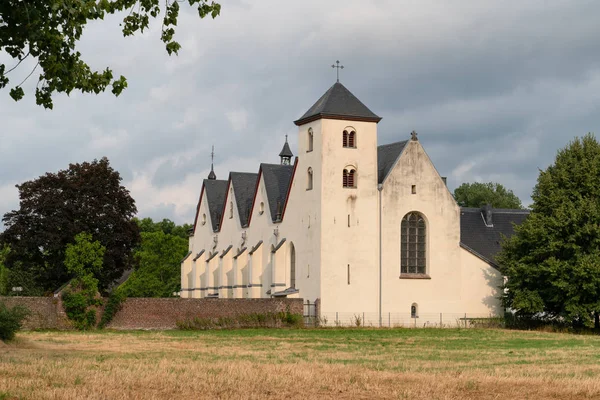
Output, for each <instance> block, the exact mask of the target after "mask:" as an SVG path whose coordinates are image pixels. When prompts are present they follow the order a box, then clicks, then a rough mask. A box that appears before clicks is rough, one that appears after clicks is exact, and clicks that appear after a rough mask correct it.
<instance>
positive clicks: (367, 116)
mask: <svg viewBox="0 0 600 400" xmlns="http://www.w3.org/2000/svg"><path fill="white" fill-rule="evenodd" d="M320 118H331V119H347V120H353V121H367V122H379V121H381V118H380V117H378V116H377V115H376V114H375V113H374V112H373V111H371V110H369V109H368V108H367V106H365V105H364V104H363V103H362V102H361V101H360V100H358V99H357V98H356V96H354V95H353V94H352V93H351V92H350V91H349V90H348V89H346V87H345V86H344V85H342V84H341V83H339V82H336V83H334V84H333V86H332V87H330V88H329V90H327V91H326V92H325V94H324V95H323V96H321V98H320V99H319V100H317V102H316V103H315V104H313V106H312V107H311V108H309V110H308V111H307V112H305V113H304V115H303V116H302V117H300V119H298V120H297V121H294V123H295V124H296V125H298V126H300V125H304V124H305V123H307V122H311V121H315V120H317V119H320Z"/></svg>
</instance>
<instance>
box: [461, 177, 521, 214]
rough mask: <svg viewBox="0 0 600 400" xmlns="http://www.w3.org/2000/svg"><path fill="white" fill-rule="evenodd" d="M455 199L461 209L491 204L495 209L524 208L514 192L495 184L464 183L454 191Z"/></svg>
mask: <svg viewBox="0 0 600 400" xmlns="http://www.w3.org/2000/svg"><path fill="white" fill-rule="evenodd" d="M454 198H455V199H456V202H457V203H458V205H459V206H461V207H481V206H482V205H485V204H491V205H492V207H494V208H512V209H522V208H523V205H522V204H521V200H520V199H519V198H518V197H517V196H516V195H515V194H514V193H513V191H512V190H510V189H507V188H505V187H504V186H503V185H501V184H500V183H494V182H488V183H481V182H474V183H463V184H462V185H460V186H459V187H457V188H456V189H454Z"/></svg>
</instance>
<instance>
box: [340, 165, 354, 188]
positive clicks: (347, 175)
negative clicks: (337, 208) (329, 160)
mask: <svg viewBox="0 0 600 400" xmlns="http://www.w3.org/2000/svg"><path fill="white" fill-rule="evenodd" d="M342 185H343V186H344V187H345V188H355V187H356V171H355V170H354V169H352V168H344V172H343V181H342Z"/></svg>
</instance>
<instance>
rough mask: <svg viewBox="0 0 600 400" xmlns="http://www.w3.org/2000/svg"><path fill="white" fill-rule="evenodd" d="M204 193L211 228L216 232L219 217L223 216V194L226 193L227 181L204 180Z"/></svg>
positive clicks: (219, 220)
mask: <svg viewBox="0 0 600 400" xmlns="http://www.w3.org/2000/svg"><path fill="white" fill-rule="evenodd" d="M204 191H205V193H206V201H207V203H208V211H209V213H210V221H211V223H212V228H213V231H217V230H218V227H219V223H220V222H221V215H223V207H224V205H225V194H226V193H227V181H226V180H222V179H221V180H217V179H205V180H204Z"/></svg>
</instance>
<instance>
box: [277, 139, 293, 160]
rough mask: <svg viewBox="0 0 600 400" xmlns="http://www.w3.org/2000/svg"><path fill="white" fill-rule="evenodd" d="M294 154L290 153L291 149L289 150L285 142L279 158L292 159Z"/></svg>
mask: <svg viewBox="0 0 600 400" xmlns="http://www.w3.org/2000/svg"><path fill="white" fill-rule="evenodd" d="M293 156H294V153H292V149H290V145H289V144H288V142H287V140H286V141H285V144H284V145H283V149H281V152H280V153H279V157H293Z"/></svg>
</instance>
